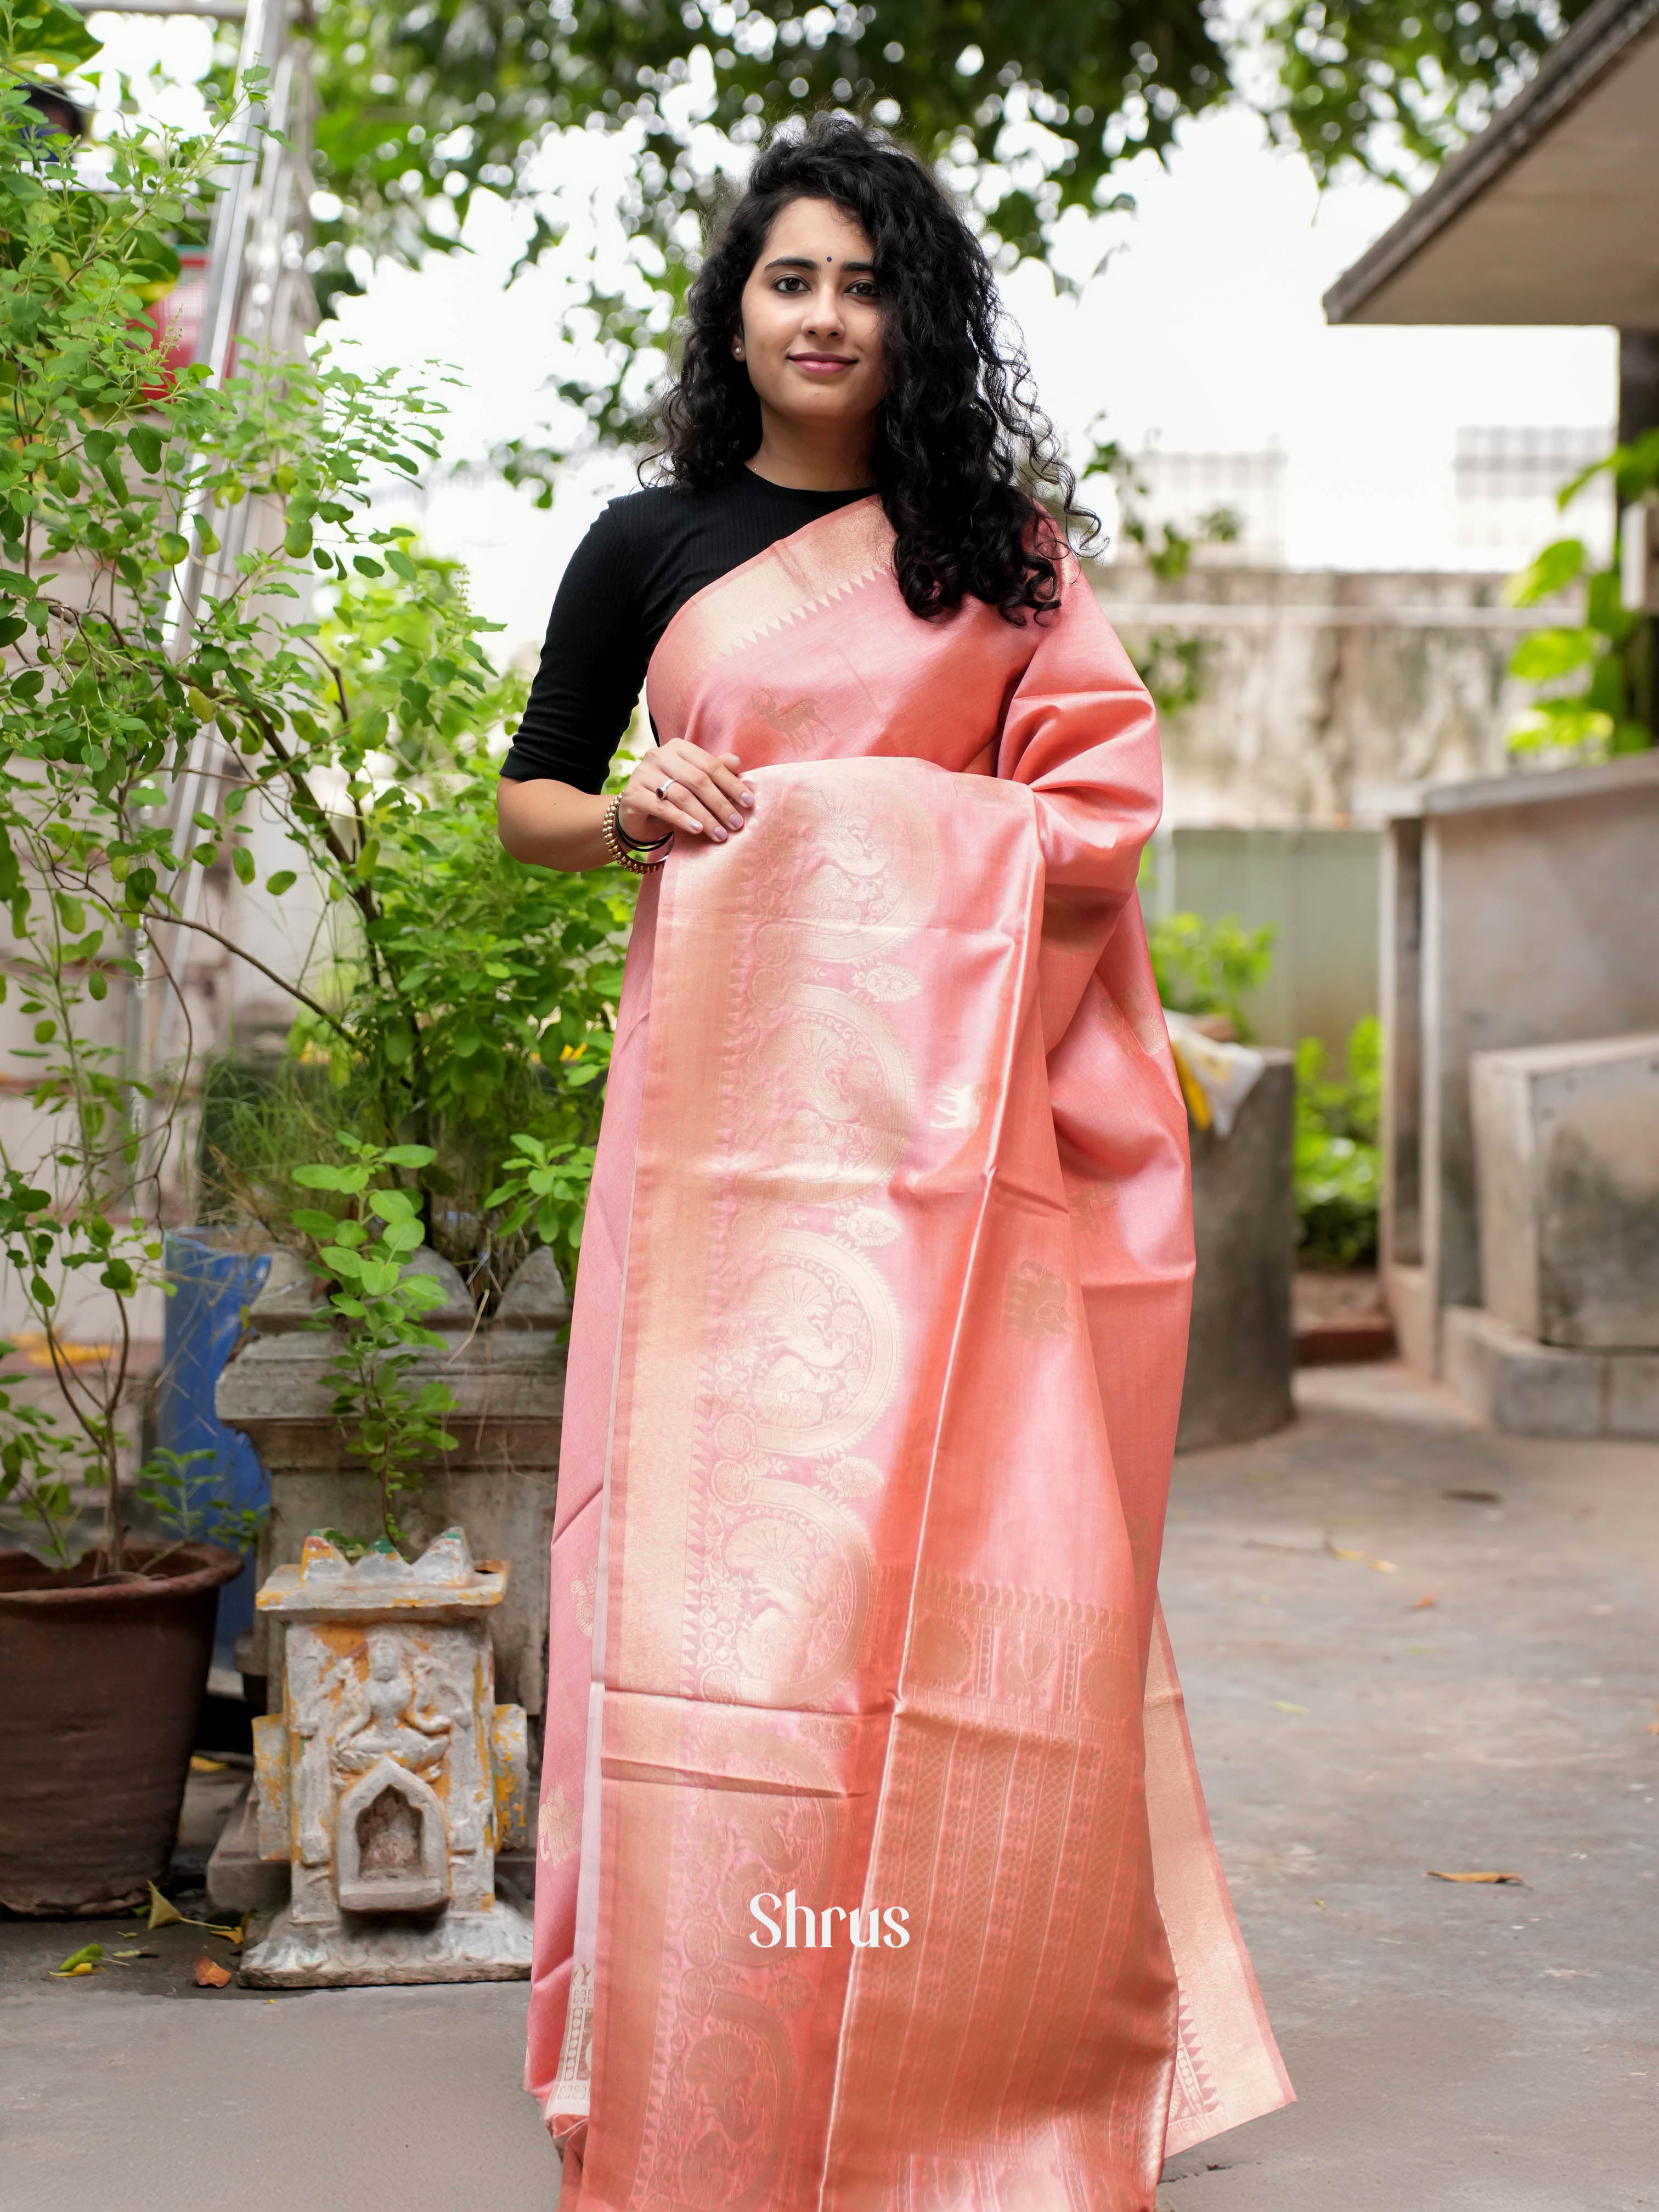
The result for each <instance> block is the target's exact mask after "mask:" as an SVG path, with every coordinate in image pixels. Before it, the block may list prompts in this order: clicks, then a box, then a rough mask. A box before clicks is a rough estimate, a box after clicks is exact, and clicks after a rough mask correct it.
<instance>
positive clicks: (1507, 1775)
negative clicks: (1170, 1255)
mask: <svg viewBox="0 0 1659 2212" xmlns="http://www.w3.org/2000/svg"><path fill="white" fill-rule="evenodd" d="M1299 1395H1300V1400H1301V1404H1302V1409H1303V1410H1302V1415H1301V1418H1300V1419H1298V1421H1297V1424H1296V1425H1295V1426H1294V1427H1292V1428H1291V1429H1289V1430H1287V1431H1285V1433H1284V1434H1283V1435H1282V1436H1280V1437H1274V1438H1271V1439H1269V1440H1268V1441H1267V1442H1266V1443H1260V1444H1255V1445H1250V1446H1248V1447H1245V1448H1243V1449H1235V1450H1229V1451H1221V1452H1208V1453H1204V1454H1195V1455H1192V1456H1191V1457H1189V1458H1186V1459H1183V1460H1182V1462H1180V1463H1179V1466H1178V1468H1177V1470H1176V1491H1175V1501H1174V1508H1173V1513H1172V1518H1171V1522H1170V1543H1169V1550H1168V1555H1167V1562H1168V1563H1167V1566H1166V1571H1165V1575H1164V1594H1165V1603H1166V1605H1167V1607H1168V1609H1169V1613H1170V1626H1171V1630H1172V1632H1173V1634H1174V1636H1175V1639H1176V1650H1177V1653H1178V1655H1179V1656H1180V1659H1181V1662H1182V1673H1183V1675H1184V1678H1185V1680H1186V1685H1187V1692H1188V1704H1189V1709H1190V1711H1191V1713H1192V1717H1193V1723H1194V1734H1195V1736H1196V1738H1197V1742H1198V1750H1199V1756H1200V1762H1201V1765H1202V1766H1203V1769H1204V1772H1205V1776H1206V1784H1207V1787H1208V1790H1209V1795H1210V1802H1211V1808H1212V1816H1213V1818H1214V1821H1215V1826H1216V1831H1217V1834H1218V1839H1219V1841H1220V1845H1221V1850H1222V1856H1223V1857H1224V1859H1225V1862H1226V1864H1227V1866H1228V1869H1229V1871H1230V1873H1231V1875H1232V1878H1233V1882H1234V1891H1235V1896H1236V1899H1237V1905H1238V1909H1239V1915H1240V1918H1241V1919H1242V1921H1243V1924H1244V1928H1245V1931H1246V1934H1247V1936H1249V1941H1250V1943H1251V1947H1252V1950H1253V1952H1254V1955H1255V1960H1256V1964H1257V1967H1258V1970H1259V1972H1260V1973H1261V1981H1262V1985H1263V1988H1264V1990H1265V1991H1266V1994H1267V2002H1268V2006H1269V2008H1270V2010H1271V2012H1272V2014H1273V2019H1274V2021H1275V2023H1276V2025H1277V2027H1278V2029H1279V2035H1280V2039H1281V2041H1282V2044H1283V2046H1284V2051H1285V2058H1286V2061H1287V2063H1288V2064H1289V2067H1290V2069H1291V2075H1292V2076H1293V2078H1294V2079H1295V2081H1296V2083H1297V2089H1298V2091H1299V2093H1300V2096H1301V2100H1302V2101H1301V2102H1300V2103H1299V2104H1297V2105H1296V2106H1292V2107H1291V2108H1290V2109H1289V2110H1288V2111H1286V2112H1281V2113H1278V2114H1275V2115H1274V2116H1273V2118H1270V2119H1267V2120H1263V2121H1260V2122H1258V2123H1256V2124H1255V2126H1253V2127H1250V2128H1248V2129H1244V2130H1240V2131H1239V2132H1238V2133H1237V2135H1235V2136H1230V2137H1223V2138H1221V2139H1219V2140H1218V2142H1214V2143H1212V2144H1208V2145H1206V2146H1203V2147H1202V2148H1200V2149H1199V2150H1196V2151H1192V2152H1188V2153H1186V2154H1183V2155H1182V2157H1181V2158H1179V2159H1177V2160H1175V2161H1173V2162H1172V2164H1171V2166H1170V2171H1169V2173H1168V2174H1167V2176H1166V2178H1165V2180H1164V2186H1163V2188H1162V2189H1161V2191H1160V2192H1159V2198H1158V2202H1159V2206H1160V2208H1161V2212H1464V2209H1465V2208H1468V2212H1626V2208H1634V2207H1640V2206H1650V2205H1652V2206H1659V2100H1656V2095H1655V2089H1656V2084H1659V2029H1656V2010H1655V1996H1654V1984H1655V1975H1654V1966H1655V1961H1656V1951H1659V1945H1656V1936H1655V1923H1656V1918H1659V1891H1656V1889H1655V1887H1652V1886H1651V1885H1653V1884H1655V1883H1656V1881H1659V1853H1656V1850H1655V1840H1656V1819H1659V1814H1656V1808H1655V1804H1654V1799H1655V1796H1656V1794H1659V1793H1656V1790H1655V1788H1654V1784H1655V1782H1656V1780H1659V1736H1655V1735H1650V1734H1649V1733H1648V1729H1649V1724H1650V1723H1651V1722H1652V1721H1654V1719H1655V1718H1656V1715H1659V1705H1656V1699H1659V1648H1656V1645H1655V1643H1654V1638H1653V1635H1652V1621H1653V1617H1654V1599H1655V1592H1656V1588H1659V1448H1655V1447H1649V1446H1636V1445H1613V1444H1557V1443H1537V1442H1531V1441H1522V1440H1518V1439H1516V1438H1510V1437H1494V1436H1492V1435H1489V1434H1487V1433H1486V1432H1485V1431H1480V1430H1477V1429H1474V1428H1473V1427H1472V1426H1471V1425H1469V1424H1468V1422H1467V1421H1466V1420H1464V1419H1462V1418H1461V1417H1460V1416H1459V1415H1458V1413H1457V1412H1456V1410H1455V1407H1454V1406H1453V1405H1452V1404H1451V1402H1450V1401H1447V1400H1445V1399H1443V1398H1442V1397H1441V1396H1440V1395H1438V1394H1437V1393H1434V1392H1430V1391H1425V1390H1423V1389H1420V1388H1418V1387H1417V1386H1414V1385H1413V1384H1411V1383H1408V1382H1407V1381H1406V1380H1405V1378H1404V1377H1403V1376H1402V1375H1401V1372H1400V1370H1395V1369H1386V1368H1370V1369H1335V1368H1333V1369H1325V1370H1314V1371H1312V1372H1311V1373H1310V1374H1308V1375H1306V1376H1304V1377H1303V1378H1302V1381H1301V1383H1300V1386H1299ZM1459 1492H1462V1493H1473V1494H1465V1495H1461V1496H1460V1495H1457V1494H1455V1493H1459ZM1448 1493H1453V1494H1450V1495H1449V1494H1448ZM1342 1552H1352V1553H1358V1554H1359V1555H1360V1556H1358V1557H1356V1558H1352V1559H1344V1558H1341V1557H1339V1556H1337V1554H1338V1553H1342ZM1378 1560H1381V1561H1386V1562H1387V1563H1388V1564H1389V1565H1390V1566H1391V1567H1392V1568H1393V1569H1394V1571H1393V1572H1392V1573H1389V1572H1384V1571H1382V1570H1381V1569H1380V1568H1379V1567H1378V1566H1377V1565H1373V1564H1372V1562H1373V1561H1378ZM1428 1596H1432V1597H1433V1599H1434V1603H1433V1604H1432V1605H1431V1606H1425V1607H1421V1608H1420V1609H1419V1607H1418V1601H1419V1600H1420V1599H1423V1598H1425V1597H1428ZM1430 1868H1439V1869H1445V1870H1450V1871H1462V1870H1468V1869H1498V1870H1504V1871H1514V1872H1516V1873H1518V1874H1520V1875H1522V1884H1521V1885H1518V1886H1517V1885H1509V1884H1506V1885H1504V1886H1503V1887H1467V1886H1459V1885H1453V1884H1448V1883H1443V1882H1437V1881H1429V1880H1427V1879H1426V1878H1425V1870H1426V1869H1430ZM122 1924H123V1925H131V1923H122ZM112 1932H113V1931H112V1930H110V1929H101V1928H100V1929H95V1930H94V1929H90V1928H88V1927H85V1926H83V1925H81V1924H78V1923H76V1924H71V1923H63V1922H58V1923H52V1925H51V1926H49V1927H40V1926H22V1925H19V1924H17V1923H11V1924H9V1925H5V1926H3V1927H0V2175H3V2185H0V2201H3V2203H4V2205H5V2208H6V2212H93V2208H94V2207H99V2208H101V2207H104V2206H106V2205H111V2204H113V2205H118V2206H119V2207H120V2208H121V2212H208V2208H210V2207H212V2206H216V2205H218V2204H220V2203H224V2202H232V2203H234V2204H235V2205H236V2206H237V2208H238V2212H319V2208H321V2207H324V2206H325V2205H328V2204H331V2203H337V2202H343V2203H348V2204H349V2205H350V2207H351V2208H352V2212H472V2208H474V2207H483V2206H489V2207H491V2208H497V2207H499V2208H511V2212H551V2207H552V2206H553V2205H554V2204H555V2203H556V2191H557V2164H556V2160H555V2159H554V2157H553V2155H552V2153H551V2151H550V2148H549V2147H548V2145H547V2142H546V2141H545V2138H544V2136H543V2135H542V2133H541V2130H540V2128H539V2126H538V2121H537V2118H536V2114H535V2112H534V2110H533V2108H532V2106H531V2104H530V2102H529V2100H527V2099H526V2097H525V2096H524V2095H523V2094H522V2093H521V2092H520V2089H519V2087H518V2081H519V2070H520V2054H521V2050H522V2021H523V2010H524V1990H523V1988H522V1985H506V1986H496V1987H490V1986H483V1987H477V1988H472V1989H453V1990H385V1991H382V1990H345V1991H340V1992H337V1993H330V1994H326V1995H313V1996H284V1997H281V1998H278V1999H276V2000H272V1999H270V1998H267V1997H264V1996H261V1995H259V1994H258V1993H257V1992H252V1991H240V1992H239V1991H235V1990H226V1991H222V1992H212V1993H210V1992H204V1991H198V1990H196V1989H195V1988H194V1986H193V1984H192V1983H191V1980H190V1971H189V1970H190V1962H191V1959H192V1958H193V1957H194V1956H195V1955H196V1954H197V1952H198V1951H199V1950H201V1949H204V1948H208V1949H210V1948H216V1947H214V1946H213V1945H212V1944H211V1942H210V1941H204V1939H202V1938H201V1937H200V1936H199V1933H198V1932H192V1931H189V1930H184V1929H167V1930H163V1931H161V1933H160V1934H159V1935H158V1936H156V1937H154V1938H151V1937H148V1936H146V1937H142V1938H131V1939H129V1940H130V1941H131V1942H133V1943H136V1944H142V1945H143V1946H145V1947H150V1948H155V1949H156V1951H157V1953H158V1957H157V1958H156V1959H155V1960H143V1961H138V1962H136V1963H135V1964H134V1966H132V1967H131V1969H127V1970H123V1971H124V1972H127V1973H129V1974H130V1975H131V1976H133V1977H142V1979H132V1978H129V1979H126V1980H125V1981H121V1982H118V1980H117V1978H116V1975H117V1970H116V1969H114V1968H111V1969H110V1970H109V1971H107V1972H105V1973H104V1974H103V1975H101V1976H99V1977H96V1978H94V1979H92V1980H90V1981H79V1982H52V1981H48V1980H46V1978H45V1970H46V1966H47V1965H48V1964H50V1963H55V1960H56V1959H57V1958H58V1957H61V1956H62V1955H63V1954H64V1952H66V1951H68V1950H70V1949H71V1948H74V1946H75V1945H76V1944H77V1943H79V1942H84V1941H85V1940H87V1938H88V1936H91V1935H94V1934H97V1935H99V1936H102V1937H103V1939H104V1940H106V1941H109V1940H110V1937H111V1936H112Z"/></svg>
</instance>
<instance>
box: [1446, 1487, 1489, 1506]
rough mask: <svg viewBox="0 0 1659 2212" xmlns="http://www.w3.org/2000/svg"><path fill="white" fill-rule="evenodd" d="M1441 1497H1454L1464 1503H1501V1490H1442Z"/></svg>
mask: <svg viewBox="0 0 1659 2212" xmlns="http://www.w3.org/2000/svg"><path fill="white" fill-rule="evenodd" d="M1440 1495H1441V1496H1442V1497H1443V1498H1456V1499H1458V1500H1459V1501H1460V1502H1461V1503H1462V1504H1465V1505H1501V1504H1503V1503H1504V1499H1503V1496H1502V1494H1501V1492H1498V1491H1496V1490H1443V1491H1442V1492H1441V1493H1440Z"/></svg>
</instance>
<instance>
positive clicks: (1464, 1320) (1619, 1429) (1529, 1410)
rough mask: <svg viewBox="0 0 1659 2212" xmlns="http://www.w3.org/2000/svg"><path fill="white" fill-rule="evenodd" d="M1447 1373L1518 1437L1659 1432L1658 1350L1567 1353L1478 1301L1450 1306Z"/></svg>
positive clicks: (1497, 1424)
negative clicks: (1503, 1317)
mask: <svg viewBox="0 0 1659 2212" xmlns="http://www.w3.org/2000/svg"><path fill="white" fill-rule="evenodd" d="M1442 1344H1443V1358H1444V1372H1445V1379H1446V1381H1447V1382H1448V1383H1449V1384H1450V1385H1451V1387H1452V1389H1454V1390H1455V1391H1456V1393H1457V1395H1458V1396H1459V1397H1460V1398H1462V1400H1463V1401H1464V1402H1465V1403H1466V1404H1467V1405H1469V1406H1472V1407H1474V1410H1475V1412H1476V1413H1479V1414H1480V1416H1481V1417H1482V1419H1485V1420H1487V1421H1490V1422H1491V1424H1492V1426H1493V1428H1495V1429H1499V1430H1502V1431H1503V1432H1504V1434H1505V1435H1506V1436H1514V1437H1659V1353H1655V1352H1564V1351H1561V1350H1559V1348H1558V1347H1557V1346H1554V1345H1550V1344H1540V1343H1539V1342H1538V1341H1537V1340H1536V1338H1534V1337H1530V1336H1523V1335H1522V1333H1521V1331H1520V1330H1519V1329H1518V1328H1511V1327H1510V1324H1509V1323H1508V1322H1504V1321H1499V1320H1498V1318H1497V1316H1495V1315H1493V1314H1489V1313H1487V1312H1486V1311H1485V1310H1483V1309H1481V1308H1480V1307H1478V1306H1448V1307H1447V1308H1446V1310H1445V1314H1444V1316H1443V1338H1442Z"/></svg>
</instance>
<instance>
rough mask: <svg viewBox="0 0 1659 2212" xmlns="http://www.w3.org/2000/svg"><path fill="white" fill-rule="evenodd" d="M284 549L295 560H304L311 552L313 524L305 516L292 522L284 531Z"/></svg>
mask: <svg viewBox="0 0 1659 2212" xmlns="http://www.w3.org/2000/svg"><path fill="white" fill-rule="evenodd" d="M310 550H311V525H310V523H309V522H308V521H307V520H305V519H304V517H303V516H302V517H301V518H299V519H298V520H295V521H293V522H290V523H289V526H288V528H287V529H286V530H285V531H284V532H283V552H284V553H286V554H288V555H289V557H290V559H292V560H295V561H302V560H303V559H304V558H305V556H306V555H307V553H309V552H310Z"/></svg>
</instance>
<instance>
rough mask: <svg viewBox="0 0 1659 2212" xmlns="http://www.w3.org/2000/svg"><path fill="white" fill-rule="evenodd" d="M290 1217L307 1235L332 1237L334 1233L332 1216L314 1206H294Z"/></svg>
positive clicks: (296, 1226) (297, 1227)
mask: <svg viewBox="0 0 1659 2212" xmlns="http://www.w3.org/2000/svg"><path fill="white" fill-rule="evenodd" d="M292 1219H293V1223H294V1226H295V1228H296V1229H298V1230H300V1231H302V1232H303V1234H304V1235H306V1236H307V1237H332V1236H333V1235H334V1233H335V1220H334V1216H333V1215H332V1214H331V1213H324V1212H320V1211H319V1209H318V1208H317V1207H316V1206H295V1209H294V1212H293V1215H292Z"/></svg>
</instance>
